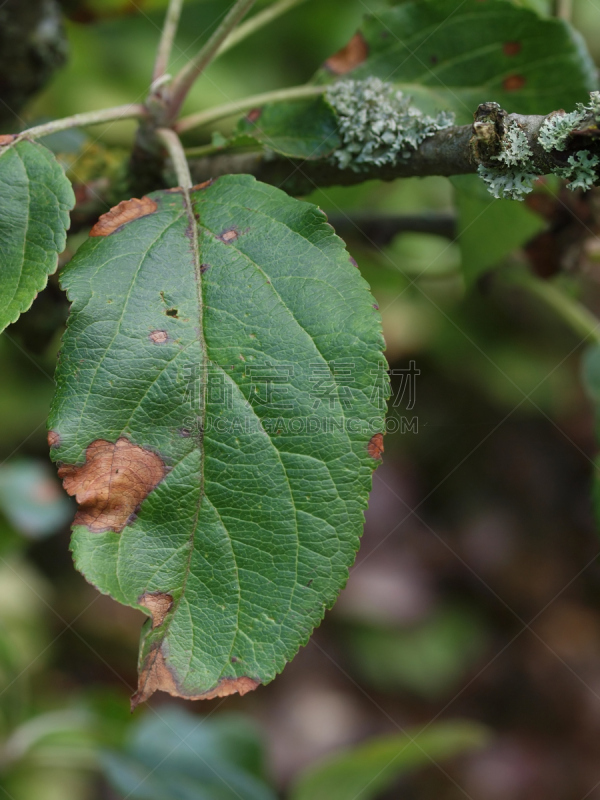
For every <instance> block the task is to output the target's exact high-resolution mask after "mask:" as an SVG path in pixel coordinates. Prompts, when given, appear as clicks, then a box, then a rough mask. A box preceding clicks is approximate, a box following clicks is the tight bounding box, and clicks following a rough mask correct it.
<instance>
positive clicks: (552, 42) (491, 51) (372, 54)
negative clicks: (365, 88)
mask: <svg viewBox="0 0 600 800" xmlns="http://www.w3.org/2000/svg"><path fill="white" fill-rule="evenodd" d="M360 34H361V36H362V39H363V40H364V42H365V43H366V50H367V51H368V55H367V57H366V58H365V59H363V60H362V61H361V63H360V64H359V65H358V66H357V67H356V68H355V69H352V70H351V71H350V72H347V74H346V75H345V76H344V77H347V78H354V79H363V78H368V77H370V76H374V77H377V78H380V79H381V80H383V81H389V82H392V83H394V84H396V85H397V86H398V88H399V89H402V90H403V91H405V92H406V93H407V94H410V95H412V96H413V98H414V102H415V105H417V106H418V107H419V108H420V109H421V110H422V111H425V112H427V113H432V112H434V111H436V110H440V109H448V110H452V111H454V112H455V113H456V115H457V122H458V123H469V122H471V121H472V119H473V112H474V111H475V109H476V108H477V106H478V105H479V104H480V103H483V102H487V101H489V100H494V101H495V102H497V103H500V105H502V106H503V107H504V108H506V109H507V110H508V111H510V112H511V113H521V114H548V113H550V111H553V110H554V109H556V108H561V107H564V108H572V107H573V106H574V104H575V102H576V101H585V100H587V93H588V92H589V91H592V90H593V89H595V88H596V87H597V78H596V71H595V67H594V64H593V62H592V59H591V57H590V56H589V54H588V52H587V50H586V48H585V45H584V43H583V40H582V38H581V36H580V35H579V34H578V33H577V32H576V31H574V30H573V28H571V26H570V25H568V24H567V23H566V22H564V21H563V20H558V19H547V18H542V17H540V16H538V15H537V14H536V13H535V12H533V11H531V10H529V9H527V8H522V7H521V8H520V7H517V6H515V5H513V4H511V3H507V2H506V1H505V0H486V2H481V0H465V2H462V3H460V4H459V5H457V4H456V2H455V0H427V2H423V0H413V1H412V2H405V3H401V4H400V5H397V6H394V7H393V8H389V9H386V10H384V11H382V12H381V13H378V14H376V15H373V16H369V17H366V19H365V22H364V24H363V26H362V28H361V30H360ZM334 77H337V74H336V72H335V70H333V71H332V69H331V66H328V64H327V62H326V63H325V66H324V68H323V69H322V70H321V71H320V72H319V73H318V75H317V80H318V81H320V82H329V81H331V80H332V78H334Z"/></svg>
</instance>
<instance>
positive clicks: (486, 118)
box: [191, 79, 600, 200]
mask: <svg viewBox="0 0 600 800" xmlns="http://www.w3.org/2000/svg"><path fill="white" fill-rule="evenodd" d="M326 97H327V99H328V101H329V103H330V104H331V106H332V108H333V109H334V111H335V112H336V113H337V115H338V118H339V126H340V128H339V129H340V135H341V138H342V144H341V146H340V147H339V148H338V149H337V150H336V151H335V152H334V153H333V154H332V155H331V156H329V157H327V158H323V159H314V160H313V159H311V160H302V159H299V158H298V159H290V158H288V157H285V156H281V155H277V153H275V152H273V151H272V150H271V151H269V152H268V153H266V154H265V153H263V154H256V153H252V154H219V155H217V156H215V157H207V158H203V159H198V160H197V161H193V162H192V163H191V168H192V175H193V180H194V181H195V182H201V181H203V180H206V179H207V178H209V177H217V176H219V175H222V174H227V173H241V172H245V173H251V174H253V175H255V176H256V177H257V178H258V179H259V180H262V181H263V182H265V183H272V184H275V185H277V186H280V187H281V188H283V189H285V191H287V192H288V193H289V194H293V195H302V194H306V193H308V192H311V191H312V190H313V189H315V188H316V187H321V186H336V185H337V186H350V185H354V184H357V183H362V182H363V181H366V180H384V181H390V180H396V179H397V178H408V177H425V176H428V175H443V176H451V175H465V174H470V173H477V172H479V174H480V176H481V177H482V179H483V180H484V181H485V182H486V184H487V185H488V188H489V190H490V192H491V193H492V194H493V195H494V196H495V197H507V198H512V199H517V200H522V199H523V198H524V196H525V195H526V194H527V193H528V192H529V191H531V189H532V187H533V183H534V182H535V180H536V179H537V178H538V177H539V176H541V175H547V174H550V173H554V174H555V175H558V176H559V177H561V178H565V179H568V180H569V181H570V182H569V188H571V189H580V188H582V189H588V188H590V187H591V186H593V185H594V184H595V183H596V182H597V180H598V171H597V168H598V167H599V166H600V92H592V93H591V96H590V100H589V102H588V103H587V104H586V105H583V104H581V103H579V104H578V105H577V108H576V109H575V110H574V111H571V112H569V113H566V112H564V111H562V110H561V111H554V112H552V113H550V114H548V115H546V116H542V115H536V114H532V115H523V114H511V113H509V112H508V111H505V110H504V109H502V108H501V107H500V106H499V105H498V103H493V102H488V103H482V104H481V105H480V106H479V107H478V108H477V109H476V110H475V114H474V122H473V124H472V125H460V126H457V125H453V124H451V121H450V119H449V118H448V116H447V115H446V114H445V113H444V112H441V113H440V114H439V115H437V116H435V117H432V116H428V115H425V114H424V113H422V112H421V111H420V110H419V109H416V108H415V107H414V106H413V105H411V103H410V99H409V98H407V97H406V96H405V95H403V94H402V93H401V92H399V91H398V90H397V89H396V88H395V87H394V86H393V85H391V84H386V83H383V82H382V81H379V80H377V79H368V80H366V81H350V80H345V81H344V80H342V81H338V82H336V83H335V84H333V85H332V86H331V87H329V88H328V89H327V93H326ZM596 159H598V160H596ZM290 167H291V169H290Z"/></svg>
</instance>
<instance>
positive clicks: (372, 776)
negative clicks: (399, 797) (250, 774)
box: [290, 722, 488, 800]
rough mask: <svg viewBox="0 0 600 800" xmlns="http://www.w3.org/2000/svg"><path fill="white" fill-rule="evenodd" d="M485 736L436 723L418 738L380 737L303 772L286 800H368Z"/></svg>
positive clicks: (466, 725)
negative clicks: (413, 771) (402, 779)
mask: <svg viewBox="0 0 600 800" xmlns="http://www.w3.org/2000/svg"><path fill="white" fill-rule="evenodd" d="M487 740H488V732H487V730H486V729H485V728H484V727H483V726H482V725H478V724H476V723H473V722H438V723H436V724H434V725H429V726H427V727H426V729H425V730H423V732H419V731H415V732H412V731H411V733H410V735H399V736H382V737H380V738H378V739H372V740H370V741H368V742H367V743H366V744H362V745H359V746H358V747H354V748H352V749H349V750H345V751H342V752H341V753H334V754H333V755H332V756H328V757H327V758H325V759H324V760H323V761H322V762H321V763H320V764H316V765H315V766H311V767H309V769H308V770H307V771H306V772H305V773H303V774H302V775H300V778H299V779H298V781H297V782H296V784H295V786H293V787H292V792H291V796H290V800H371V799H372V798H375V797H378V796H379V795H380V794H381V792H383V791H384V790H385V789H387V788H389V787H390V786H392V785H393V783H394V781H396V780H397V779H398V778H399V777H400V776H401V775H405V774H406V773H408V772H410V771H411V770H414V769H417V768H419V767H426V766H433V767H435V765H436V764H437V762H439V761H442V760H444V759H447V758H452V757H453V756H456V755H459V754H460V753H463V752H468V751H469V750H473V749H476V748H479V747H481V746H483V745H485V744H486V743H487Z"/></svg>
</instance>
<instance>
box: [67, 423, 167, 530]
mask: <svg viewBox="0 0 600 800" xmlns="http://www.w3.org/2000/svg"><path fill="white" fill-rule="evenodd" d="M166 474H167V468H166V466H165V464H164V463H163V461H162V460H161V458H160V457H159V456H158V455H156V453H153V452H152V451H151V450H145V449H144V448H143V447H138V445H136V444H132V443H131V442H130V441H129V439H126V438H125V437H124V436H122V437H121V438H120V439H118V440H117V441H116V442H114V443H113V442H108V441H106V440H105V439H96V441H94V442H92V443H91V444H90V445H89V446H88V448H87V450H86V454H85V464H82V465H81V466H74V465H67V464H64V465H63V466H61V467H60V469H59V470H58V475H59V477H60V478H62V479H63V486H64V487H65V490H66V491H67V492H68V493H69V494H70V495H74V496H75V499H76V500H77V503H78V504H79V509H78V511H77V513H76V515H75V519H74V521H73V522H74V524H75V525H86V526H87V527H88V528H89V529H90V530H91V531H94V532H97V533H100V532H102V531H115V533H120V532H121V531H122V530H123V528H124V527H125V526H126V525H127V523H128V522H129V521H130V519H131V517H132V515H133V513H134V512H135V510H136V509H137V508H138V506H139V505H140V503H141V502H142V500H144V498H146V497H147V496H148V495H149V494H150V492H151V491H152V490H153V489H155V488H156V486H158V484H159V483H160V482H161V481H162V479H163V478H164V477H165V475H166Z"/></svg>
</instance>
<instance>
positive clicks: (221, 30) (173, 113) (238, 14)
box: [168, 0, 255, 122]
mask: <svg viewBox="0 0 600 800" xmlns="http://www.w3.org/2000/svg"><path fill="white" fill-rule="evenodd" d="M254 2H255V0H237V2H236V3H235V4H234V6H233V7H232V8H231V9H230V11H229V13H228V14H227V15H226V17H225V19H224V20H223V21H222V22H221V24H220V25H219V27H218V28H217V30H216V31H215V32H214V33H213V35H212V36H211V37H210V39H209V40H208V42H206V44H205V45H204V47H202V48H201V50H200V52H199V53H198V54H197V55H196V56H195V57H194V58H193V59H192V60H191V61H190V62H189V63H188V64H187V65H186V66H185V67H184V68H183V69H182V70H181V72H179V73H178V75H176V76H175V78H174V80H173V83H172V86H171V97H170V100H169V120H168V121H169V122H172V121H173V120H175V119H177V115H178V114H179V110H180V109H181V106H182V105H183V101H184V100H185V98H186V97H187V94H188V92H189V90H190V89H191V87H192V85H193V84H194V82H195V81H196V79H197V78H198V77H199V76H200V75H201V74H202V72H203V71H204V69H205V68H206V67H207V66H208V65H209V64H210V62H211V61H212V60H213V58H214V57H215V55H216V54H217V52H218V50H219V48H220V47H221V45H222V44H223V42H224V41H225V39H226V38H227V37H228V36H229V34H230V33H231V32H232V31H233V29H234V28H235V27H236V25H237V24H238V22H239V21H240V20H241V19H242V17H244V16H245V14H246V13H247V12H248V11H249V10H250V8H251V7H252V6H253V5H254Z"/></svg>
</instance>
